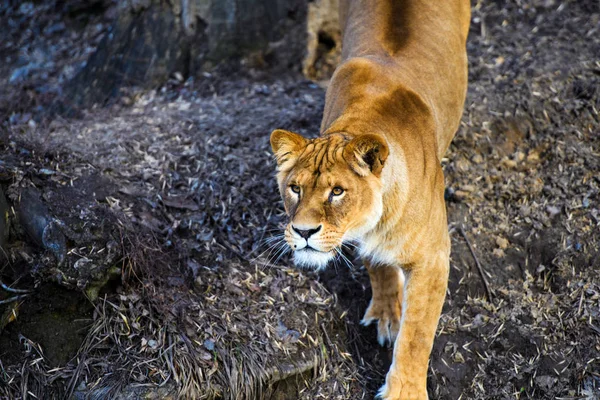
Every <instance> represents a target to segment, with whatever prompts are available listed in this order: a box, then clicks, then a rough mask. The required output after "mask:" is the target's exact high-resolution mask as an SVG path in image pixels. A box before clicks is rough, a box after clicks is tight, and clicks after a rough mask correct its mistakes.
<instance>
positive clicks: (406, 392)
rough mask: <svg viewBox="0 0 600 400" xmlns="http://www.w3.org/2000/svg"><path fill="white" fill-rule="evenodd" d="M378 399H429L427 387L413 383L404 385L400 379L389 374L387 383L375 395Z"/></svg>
mask: <svg viewBox="0 0 600 400" xmlns="http://www.w3.org/2000/svg"><path fill="white" fill-rule="evenodd" d="M375 398H376V399H378V400H428V399H429V397H428V395H427V389H425V388H420V387H416V386H411V385H402V382H401V381H400V380H399V379H393V378H390V376H389V375H388V377H387V379H386V382H385V385H383V387H382V388H381V389H379V392H377V396H376V397H375Z"/></svg>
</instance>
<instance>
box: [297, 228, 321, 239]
mask: <svg viewBox="0 0 600 400" xmlns="http://www.w3.org/2000/svg"><path fill="white" fill-rule="evenodd" d="M321 226H322V225H319V226H318V227H317V228H314V229H298V228H296V227H295V226H292V229H293V230H294V231H296V233H297V234H298V235H300V236H302V237H303V238H304V239H308V238H309V237H311V236H312V235H314V234H315V233H317V232H319V231H320V230H321Z"/></svg>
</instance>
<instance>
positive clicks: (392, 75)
mask: <svg viewBox="0 0 600 400" xmlns="http://www.w3.org/2000/svg"><path fill="white" fill-rule="evenodd" d="M340 21H341V24H342V37H343V40H342V62H341V64H340V65H339V66H338V68H337V69H336V71H335V73H334V75H333V77H332V79H331V82H330V85H329V87H328V89H327V95H326V101H325V111H324V117H323V121H322V124H321V136H320V137H319V138H317V139H311V140H309V139H306V138H304V137H302V136H300V135H298V134H295V133H292V132H288V131H284V130H275V131H274V132H273V133H272V135H271V146H272V148H273V152H274V153H275V156H276V158H277V165H278V167H277V181H278V184H279V189H280V191H281V195H282V197H283V201H284V205H285V210H286V212H287V214H288V215H289V217H290V222H289V224H288V225H287V228H286V230H285V239H286V241H287V243H288V244H289V246H290V247H291V248H292V249H293V251H294V259H295V262H296V263H297V264H299V265H301V266H313V267H315V268H322V267H324V266H325V265H326V264H327V263H328V261H329V260H331V259H332V258H334V257H335V256H336V252H337V251H339V249H340V247H341V245H342V243H343V242H344V241H356V242H358V244H359V248H360V254H361V255H362V257H363V260H364V265H365V267H366V268H367V270H368V272H369V277H370V280H371V286H372V288H373V298H372V299H371V303H370V305H369V307H368V309H367V311H366V313H365V316H364V318H363V320H362V323H363V324H365V325H368V324H370V323H371V322H373V321H375V320H377V321H378V325H377V330H378V338H379V341H380V343H381V344H384V343H385V342H389V343H392V342H394V340H395V339H396V337H397V336H398V340H395V346H394V360H393V363H392V365H391V367H390V370H389V372H388V374H387V377H386V382H385V385H384V386H383V387H382V388H381V390H380V391H379V394H378V396H379V397H380V398H382V399H386V400H392V399H394V400H395V399H427V388H426V381H427V366H428V361H429V354H430V352H431V348H432V345H433V339H434V336H435V331H436V327H437V324H438V320H439V317H440V313H441V310H442V305H443V303H444V297H445V294H446V287H447V280H448V269H449V255H450V239H449V235H448V227H447V220H446V208H445V204H444V177H443V173H442V168H441V166H440V161H441V158H442V155H443V154H444V152H445V151H446V149H447V148H448V146H449V144H450V141H451V140H452V138H453V137H454V134H455V132H456V130H457V129H458V126H459V122H460V117H461V114H462V111H463V105H464V100H465V95H466V88H467V56H466V39H467V34H468V30H469V22H470V5H469V1H467V0H342V1H341V4H340Z"/></svg>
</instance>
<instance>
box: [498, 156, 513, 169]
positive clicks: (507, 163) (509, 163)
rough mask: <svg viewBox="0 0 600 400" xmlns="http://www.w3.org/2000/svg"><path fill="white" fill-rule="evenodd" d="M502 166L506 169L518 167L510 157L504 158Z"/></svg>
mask: <svg viewBox="0 0 600 400" xmlns="http://www.w3.org/2000/svg"><path fill="white" fill-rule="evenodd" d="M500 164H502V165H503V166H505V167H506V168H515V167H516V166H517V162H516V161H514V160H511V159H510V158H508V157H505V158H503V159H502V161H500Z"/></svg>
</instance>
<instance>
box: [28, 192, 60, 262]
mask: <svg viewBox="0 0 600 400" xmlns="http://www.w3.org/2000/svg"><path fill="white" fill-rule="evenodd" d="M18 215H19V222H20V223H21V225H22V226H23V228H24V230H25V232H26V233H27V235H28V236H29V237H30V238H31V239H32V240H33V242H34V243H35V244H37V245H38V246H40V247H43V248H44V249H46V250H49V251H50V252H51V253H52V254H54V256H55V257H56V260H57V262H58V264H59V265H60V264H62V262H63V261H64V259H65V255H66V253H67V244H66V238H65V235H64V234H63V233H62V231H61V230H60V228H59V226H58V225H57V224H56V223H55V221H54V217H53V216H52V215H51V214H50V210H49V209H48V207H46V205H45V204H44V202H43V201H42V200H41V196H40V193H39V191H38V190H37V189H35V188H26V189H24V190H23V191H22V192H21V201H20V203H19V205H18Z"/></svg>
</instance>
